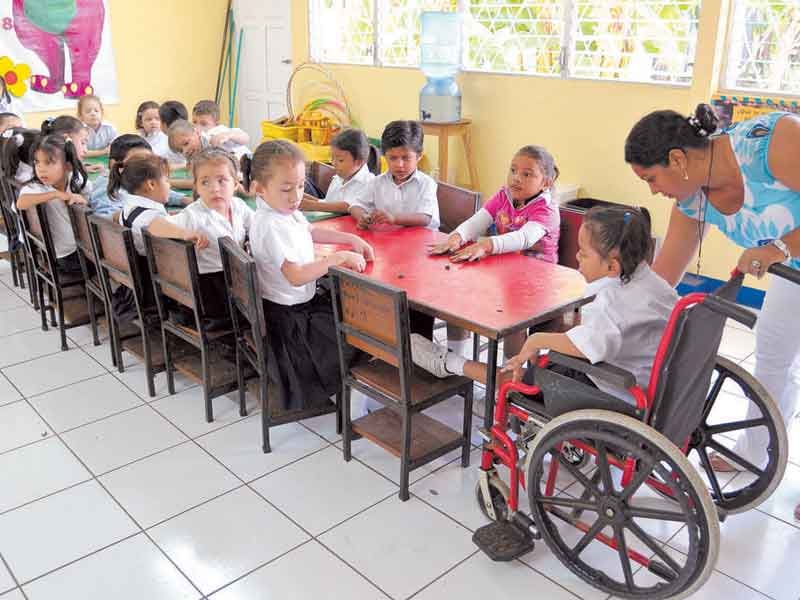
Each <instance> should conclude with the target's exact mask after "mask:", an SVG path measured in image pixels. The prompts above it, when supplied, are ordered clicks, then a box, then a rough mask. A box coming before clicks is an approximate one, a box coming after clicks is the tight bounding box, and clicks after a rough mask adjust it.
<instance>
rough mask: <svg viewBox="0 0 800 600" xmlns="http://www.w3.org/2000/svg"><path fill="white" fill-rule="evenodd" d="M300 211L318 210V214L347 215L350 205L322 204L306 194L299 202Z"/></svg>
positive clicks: (339, 203)
mask: <svg viewBox="0 0 800 600" xmlns="http://www.w3.org/2000/svg"><path fill="white" fill-rule="evenodd" d="M300 210H318V211H320V212H333V213H344V214H347V213H348V212H350V205H349V204H348V203H347V202H322V201H321V200H318V199H317V198H312V197H311V196H309V195H308V194H306V195H304V196H303V200H302V201H301V202H300Z"/></svg>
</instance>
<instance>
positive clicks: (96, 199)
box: [89, 175, 184, 217]
mask: <svg viewBox="0 0 800 600" xmlns="http://www.w3.org/2000/svg"><path fill="white" fill-rule="evenodd" d="M125 194H127V191H126V190H125V188H122V187H120V189H119V191H118V192H117V198H116V199H114V198H112V197H111V196H109V195H108V177H106V176H104V175H101V176H100V177H98V178H97V179H95V180H94V189H93V190H92V193H91V196H89V206H90V207H91V209H92V210H93V211H94V214H96V215H98V216H100V217H111V216H112V215H113V214H114V213H115V212H117V211H118V210H122V209H123V208H124V206H125ZM183 198H184V196H183V194H180V193H178V192H176V191H175V190H170V191H169V199H168V200H167V204H172V205H175V204H180V205H183Z"/></svg>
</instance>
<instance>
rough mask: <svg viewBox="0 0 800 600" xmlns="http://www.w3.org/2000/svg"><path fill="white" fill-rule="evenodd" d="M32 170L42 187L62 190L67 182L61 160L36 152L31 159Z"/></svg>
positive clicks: (64, 167) (65, 171)
mask: <svg viewBox="0 0 800 600" xmlns="http://www.w3.org/2000/svg"><path fill="white" fill-rule="evenodd" d="M33 170H34V171H35V172H36V176H37V177H38V178H39V181H41V182H42V183H43V184H44V185H50V186H52V187H54V188H57V189H61V190H63V189H64V186H65V184H66V180H67V169H66V165H65V164H64V161H63V160H59V159H58V158H57V157H56V156H50V155H48V154H47V153H46V152H43V151H42V150H37V151H36V154H35V155H34V157H33Z"/></svg>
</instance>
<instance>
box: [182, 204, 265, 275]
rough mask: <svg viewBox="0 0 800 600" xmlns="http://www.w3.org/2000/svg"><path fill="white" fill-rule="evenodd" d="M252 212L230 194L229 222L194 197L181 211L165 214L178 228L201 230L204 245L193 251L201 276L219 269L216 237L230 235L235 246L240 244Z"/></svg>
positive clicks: (247, 228)
mask: <svg viewBox="0 0 800 600" xmlns="http://www.w3.org/2000/svg"><path fill="white" fill-rule="evenodd" d="M253 214H254V213H253V210H252V209H251V208H250V207H249V206H247V204H245V203H244V200H242V199H241V198H238V197H236V196H234V197H233V199H232V200H231V221H228V219H226V218H225V217H223V216H222V215H221V214H219V213H218V212H217V211H215V210H213V209H211V208H209V207H208V206H206V204H205V202H203V201H202V200H195V201H194V202H192V203H191V204H190V205H189V206H187V207H186V208H184V209H183V210H182V211H181V212H179V213H177V214H174V215H170V216H168V217H167V220H168V221H169V222H170V223H172V224H174V225H177V226H178V227H183V228H184V229H189V230H191V231H197V232H199V233H203V234H204V235H205V236H206V237H207V238H208V247H207V248H204V249H203V250H198V251H197V267H198V269H199V271H200V274H201V275H203V274H205V273H216V272H217V271H222V257H220V255H219V241H218V240H219V238H222V237H230V238H232V239H234V240H235V241H236V243H237V244H239V246H243V245H244V240H245V237H247V232H248V231H250V226H251V225H252V222H253Z"/></svg>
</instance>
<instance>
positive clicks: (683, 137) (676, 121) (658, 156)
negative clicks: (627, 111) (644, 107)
mask: <svg viewBox="0 0 800 600" xmlns="http://www.w3.org/2000/svg"><path fill="white" fill-rule="evenodd" d="M718 126H719V118H718V117H717V115H716V113H715V112H714V109H713V108H711V106H710V105H708V104H698V105H697V108H696V109H695V110H694V114H693V115H692V116H690V117H684V116H683V115H682V114H680V113H678V112H675V111H674V110H657V111H655V112H651V113H650V114H649V115H647V116H645V117H643V118H642V119H640V120H639V122H638V123H636V125H634V126H633V129H631V131H630V133H629V134H628V137H627V139H626V140H625V162H627V163H630V164H634V165H640V166H642V167H652V166H654V165H663V166H666V165H668V164H669V153H670V151H671V150H675V149H678V150H686V149H688V148H705V147H706V146H708V144H709V142H710V141H711V140H710V139H709V136H710V135H711V134H712V133H714V132H715V131H716V130H717V127H718Z"/></svg>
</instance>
